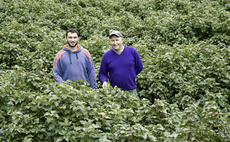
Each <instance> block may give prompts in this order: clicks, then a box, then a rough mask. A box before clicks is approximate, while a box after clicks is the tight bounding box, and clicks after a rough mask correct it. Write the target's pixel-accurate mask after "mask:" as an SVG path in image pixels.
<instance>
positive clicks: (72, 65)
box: [53, 44, 96, 89]
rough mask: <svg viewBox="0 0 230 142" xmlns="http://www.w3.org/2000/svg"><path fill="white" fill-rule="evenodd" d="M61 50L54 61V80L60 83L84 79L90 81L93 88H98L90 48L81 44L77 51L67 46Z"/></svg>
mask: <svg viewBox="0 0 230 142" xmlns="http://www.w3.org/2000/svg"><path fill="white" fill-rule="evenodd" d="M66 46H67V45H65V46H64V47H63V49H62V50H61V51H59V52H58V53H57V55H56V57H55V59H54V63H53V75H54V80H55V81H56V82H58V83H61V82H62V81H66V80H74V81H77V80H79V79H84V80H85V81H86V82H87V83H89V82H90V86H91V88H94V89H95V88H96V77H95V68H94V65H93V60H92V58H91V56H90V53H89V51H88V50H86V49H84V48H82V47H81V46H80V45H79V44H78V45H77V46H78V49H77V51H74V52H72V51H71V50H69V49H67V48H66Z"/></svg>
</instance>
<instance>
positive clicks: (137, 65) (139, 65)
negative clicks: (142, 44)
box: [135, 50, 143, 75]
mask: <svg viewBox="0 0 230 142" xmlns="http://www.w3.org/2000/svg"><path fill="white" fill-rule="evenodd" d="M142 69H143V64H142V61H141V58H140V56H139V54H138V52H137V51H136V50H135V70H136V75H138V74H139V73H140V72H141V71H142Z"/></svg>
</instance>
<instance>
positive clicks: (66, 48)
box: [63, 44, 82, 64]
mask: <svg viewBox="0 0 230 142" xmlns="http://www.w3.org/2000/svg"><path fill="white" fill-rule="evenodd" d="M77 47H78V48H77V50H76V51H71V50H69V49H68V44H66V45H65V46H64V47H63V50H65V51H67V52H68V53H69V62H70V64H72V59H71V53H74V54H76V58H77V59H78V55H77V54H78V53H79V52H81V50H82V47H81V45H80V44H77Z"/></svg>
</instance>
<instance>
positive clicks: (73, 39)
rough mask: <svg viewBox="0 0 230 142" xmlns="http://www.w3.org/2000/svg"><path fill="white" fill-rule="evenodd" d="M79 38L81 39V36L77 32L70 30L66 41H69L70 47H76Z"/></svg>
mask: <svg viewBox="0 0 230 142" xmlns="http://www.w3.org/2000/svg"><path fill="white" fill-rule="evenodd" d="M78 40H79V37H78V35H77V33H71V32H69V33H68V34H67V37H66V41H67V43H68V45H69V47H72V48H73V47H76V46H77V43H78Z"/></svg>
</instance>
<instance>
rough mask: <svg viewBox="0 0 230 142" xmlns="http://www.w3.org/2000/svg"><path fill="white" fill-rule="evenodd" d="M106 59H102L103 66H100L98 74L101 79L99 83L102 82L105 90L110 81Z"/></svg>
mask: <svg viewBox="0 0 230 142" xmlns="http://www.w3.org/2000/svg"><path fill="white" fill-rule="evenodd" d="M105 61H106V59H105V57H104V56H103V57H102V60H101V66H100V70H99V73H98V78H99V81H100V82H101V84H102V86H103V88H104V87H106V86H107V81H108V78H109V77H108V67H107V65H106V62H105Z"/></svg>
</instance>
